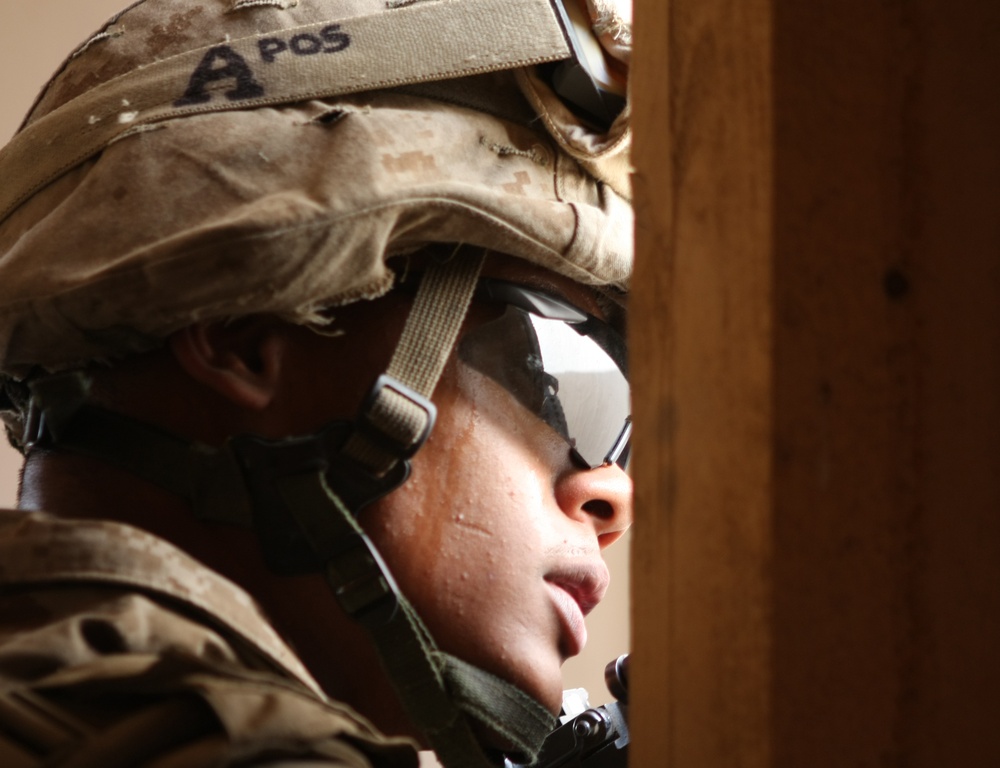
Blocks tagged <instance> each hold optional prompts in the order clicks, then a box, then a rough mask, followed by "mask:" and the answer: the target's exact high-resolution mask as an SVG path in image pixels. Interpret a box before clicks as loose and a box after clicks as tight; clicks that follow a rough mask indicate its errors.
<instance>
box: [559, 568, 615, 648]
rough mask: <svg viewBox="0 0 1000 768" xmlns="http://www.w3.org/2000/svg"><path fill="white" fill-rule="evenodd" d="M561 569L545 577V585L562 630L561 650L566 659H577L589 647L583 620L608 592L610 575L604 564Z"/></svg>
mask: <svg viewBox="0 0 1000 768" xmlns="http://www.w3.org/2000/svg"><path fill="white" fill-rule="evenodd" d="M598 562H599V564H597V563H587V564H581V565H573V566H567V567H562V568H559V569H557V570H554V571H552V572H550V573H548V574H546V576H545V586H546V588H547V589H548V591H549V596H550V597H551V599H552V604H553V606H554V607H555V611H556V614H557V615H558V616H559V623H560V625H561V629H562V631H561V632H560V638H559V650H560V652H561V653H562V655H563V656H564V657H566V658H569V657H570V656H576V655H577V654H578V653H580V651H582V650H583V647H584V646H585V645H586V644H587V625H586V623H585V621H584V618H585V617H586V616H587V614H589V613H590V612H591V611H592V610H593V609H594V608H595V607H596V606H597V604H598V603H599V602H601V599H602V598H603V597H604V593H605V592H607V589H608V582H609V581H610V576H609V574H608V568H607V566H606V565H604V561H598Z"/></svg>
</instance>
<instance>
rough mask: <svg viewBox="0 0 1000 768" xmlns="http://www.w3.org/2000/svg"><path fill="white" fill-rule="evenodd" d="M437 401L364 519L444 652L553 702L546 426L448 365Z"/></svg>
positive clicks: (552, 530)
mask: <svg viewBox="0 0 1000 768" xmlns="http://www.w3.org/2000/svg"><path fill="white" fill-rule="evenodd" d="M457 395H461V396H457ZM435 400H439V396H436V397H435ZM440 400H441V401H442V402H441V403H440V405H439V407H440V416H439V420H438V424H437V426H436V427H435V430H434V434H433V437H432V439H431V440H430V441H429V442H428V444H427V445H426V446H424V448H423V449H422V450H421V451H420V452H419V453H418V454H417V455H416V457H414V461H413V474H412V476H411V478H410V479H409V480H408V481H407V482H406V484H405V485H403V486H402V487H401V488H399V489H398V490H397V491H395V492H393V493H392V494H390V495H389V496H388V497H386V498H385V499H383V500H381V501H380V502H379V503H377V504H375V505H373V506H372V508H370V509H369V510H367V511H365V512H364V513H363V514H362V523H363V524H364V525H365V528H366V529H367V530H368V532H369V535H371V537H372V539H373V540H374V541H375V544H376V546H378V548H379V550H380V551H381V552H382V554H383V556H384V557H385V558H386V560H387V561H388V563H389V565H390V567H391V569H392V571H393V573H394V575H395V576H396V578H397V580H398V581H399V583H400V586H401V588H402V589H403V591H404V593H405V594H406V595H407V597H408V598H409V599H410V600H411V601H412V602H413V603H414V605H415V607H416V608H417V611H418V612H419V613H420V615H421V617H422V618H423V619H424V621H425V622H426V623H427V625H428V627H429V629H430V630H431V633H432V635H434V637H435V639H436V640H437V641H438V642H439V644H440V645H441V647H442V648H443V649H444V650H446V651H448V652H450V653H454V654H456V655H458V656H460V657H462V658H464V659H466V660H467V661H470V662H471V663H473V664H476V665H478V666H481V667H483V668H485V669H488V670H490V671H492V672H494V673H496V674H499V675H501V676H502V677H506V678H507V679H509V680H511V681H512V682H515V683H517V684H519V685H520V686H521V687H522V688H524V689H525V690H527V691H529V692H530V693H531V694H532V695H534V696H535V697H536V698H539V699H541V700H543V701H545V702H546V703H547V704H549V705H551V706H555V705H557V704H558V697H559V695H560V691H561V683H560V677H559V666H560V663H561V658H560V657H559V655H558V649H557V640H558V626H557V623H556V619H555V617H554V615H553V613H552V607H551V605H550V602H549V601H550V598H549V595H548V590H547V588H546V586H545V581H544V576H545V573H546V569H547V567H548V562H547V552H548V551H549V550H550V549H551V547H552V546H553V545H554V544H558V543H559V542H560V541H562V540H563V538H562V534H563V533H565V532H564V531H563V530H562V528H561V527H560V522H559V521H561V520H563V519H564V518H563V516H562V515H561V513H559V511H558V507H557V506H556V504H555V501H554V492H553V479H552V478H553V466H554V465H553V463H552V462H551V461H548V460H544V459H545V457H544V454H545V450H548V448H547V446H548V442H547V441H548V439H549V436H548V432H547V431H546V428H545V427H544V425H541V423H540V422H537V420H536V419H535V417H533V416H531V414H529V413H527V411H523V409H519V408H518V407H516V406H514V405H513V404H512V403H511V400H510V398H509V397H508V396H506V393H504V392H502V390H501V391H499V392H498V391H496V387H495V385H493V384H492V382H490V381H488V380H485V381H483V380H482V377H479V376H478V374H474V375H471V378H470V377H466V376H462V375H456V374H455V372H454V371H453V372H452V377H451V379H450V380H449V382H448V387H447V388H446V389H445V394H444V395H443V396H441V397H440ZM539 429H541V430H542V432H539ZM555 441H556V446H557V448H555V449H553V450H558V451H559V455H560V456H562V457H567V451H566V450H565V446H564V444H562V443H561V440H560V439H559V438H558V436H556V437H555ZM564 460H568V458H564Z"/></svg>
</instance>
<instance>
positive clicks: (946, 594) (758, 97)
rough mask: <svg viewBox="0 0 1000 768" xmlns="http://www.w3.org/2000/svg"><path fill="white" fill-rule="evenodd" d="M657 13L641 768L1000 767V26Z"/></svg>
mask: <svg viewBox="0 0 1000 768" xmlns="http://www.w3.org/2000/svg"><path fill="white" fill-rule="evenodd" d="M635 5H636V10H635V15H636V21H637V24H636V52H635V56H636V58H635V60H634V62H633V87H634V95H635V105H636V126H637V128H636V130H637V135H636V148H635V149H636V154H635V163H636V167H637V173H636V206H637V214H638V228H637V245H638V252H639V255H638V260H637V268H636V279H635V287H634V292H633V305H632V307H633V309H632V328H633V331H632V334H633V335H632V348H633V360H634V364H633V372H634V377H635V379H636V383H635V404H634V410H635V416H636V430H637V431H636V450H635V465H634V466H635V476H636V482H637V491H636V503H637V511H636V517H637V522H636V527H637V535H636V536H634V537H633V581H632V583H633V617H634V618H633V637H634V641H633V650H634V664H635V666H634V667H633V674H632V688H633V697H634V706H633V735H634V747H633V762H632V766H633V768H663V767H664V766H667V768H688V767H689V766H690V767H691V768H716V767H718V768H722V767H723V766H725V768H739V767H741V766H748V767H751V766H752V767H754V768H756V767H757V766H781V767H782V768H801V766H810V768H824V767H826V766H829V767H830V768H833V767H834V766H837V768H841V767H842V766H879V767H882V766H908V767H909V766H914V767H919V768H922V767H923V766H927V768H930V767H931V766H934V767H935V768H940V766H952V765H955V766H977V767H978V766H983V767H984V768H986V767H987V766H997V765H1000V738H997V736H996V734H995V731H996V724H997V723H998V722H1000V695H998V691H1000V662H998V661H997V658H998V649H1000V214H998V211H997V208H998V207H1000V151H998V144H1000V98H998V96H997V93H998V84H1000V78H998V74H1000V53H998V51H1000V48H998V46H997V43H996V41H997V39H998V36H1000V5H997V4H996V3H993V2H989V1H988V0H968V2H965V3H948V2H945V0H908V1H904V0H895V1H894V2H883V3H872V2H870V0H810V2H801V0H739V2H737V0H636V2H635Z"/></svg>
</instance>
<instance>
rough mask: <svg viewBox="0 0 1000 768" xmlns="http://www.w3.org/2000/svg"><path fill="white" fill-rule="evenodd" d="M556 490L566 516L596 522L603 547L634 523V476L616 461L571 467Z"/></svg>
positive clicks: (560, 506) (616, 538)
mask: <svg viewBox="0 0 1000 768" xmlns="http://www.w3.org/2000/svg"><path fill="white" fill-rule="evenodd" d="M555 491H556V503H557V504H559V508H560V509H562V511H563V513H564V514H565V515H566V516H567V517H570V518H572V519H574V520H577V521H579V522H585V523H589V524H591V525H593V527H594V531H595V533H596V534H597V541H598V544H599V545H600V547H601V549H604V547H607V546H608V545H610V544H612V543H614V542H615V541H617V540H618V539H619V538H621V535H622V534H623V533H625V531H626V530H628V527H629V526H630V525H632V478H631V477H629V476H628V475H627V474H625V471H624V470H623V469H622V468H621V467H619V466H618V465H617V464H606V465H604V466H602V467H598V468H597V469H576V468H573V469H570V470H568V471H567V472H565V473H564V474H562V475H560V476H559V477H558V478H557V480H556V489H555Z"/></svg>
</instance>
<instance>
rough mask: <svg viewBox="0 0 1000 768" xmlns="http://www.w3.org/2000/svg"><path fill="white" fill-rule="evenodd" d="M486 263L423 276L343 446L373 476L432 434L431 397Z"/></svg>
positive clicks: (447, 265) (477, 260)
mask: <svg viewBox="0 0 1000 768" xmlns="http://www.w3.org/2000/svg"><path fill="white" fill-rule="evenodd" d="M457 250H458V249H456V252H457ZM453 256H454V254H453ZM484 258H485V254H484V253H481V254H479V255H477V256H472V257H469V256H468V255H465V254H463V256H462V258H454V257H453V258H450V259H448V260H446V261H444V262H438V263H434V264H432V265H431V266H430V267H429V268H428V269H427V270H426V271H425V272H424V274H423V277H422V279H421V281H420V288H419V289H418V291H417V295H416V298H415V299H414V301H413V307H412V309H411V310H410V314H409V316H408V317H407V318H406V325H405V326H404V327H403V332H402V334H401V336H400V338H399V341H398V342H397V344H396V349H395V351H394V352H393V355H392V359H391V360H390V362H389V366H388V368H387V370H386V372H385V375H383V376H382V377H380V379H379V381H378V382H377V383H376V385H375V388H374V389H373V390H372V393H371V395H369V398H368V400H367V402H366V403H365V405H364V406H363V407H362V411H361V414H360V415H359V417H358V422H357V423H358V429H357V430H356V431H355V433H354V434H353V435H352V436H351V438H350V439H349V440H348V442H347V444H346V445H345V446H344V454H345V455H347V456H348V457H350V458H352V459H354V460H355V461H357V462H358V463H359V464H361V465H362V466H363V467H365V468H366V469H368V470H369V471H370V472H372V473H374V474H376V475H382V474H384V473H385V472H387V471H388V470H389V469H390V468H391V467H392V466H393V465H394V464H395V463H396V462H397V461H398V460H399V459H400V458H407V457H409V456H411V455H413V453H415V452H416V450H417V449H418V448H419V447H420V446H421V445H422V444H423V442H424V440H426V438H427V436H428V434H429V433H430V430H431V427H432V426H433V424H434V417H435V415H436V410H435V408H434V406H433V405H432V404H431V402H430V397H431V395H432V394H433V393H434V388H435V387H436V386H437V383H438V380H439V379H440V378H441V374H442V372H443V371H444V367H445V364H446V363H447V362H448V357H449V356H450V355H451V351H452V349H453V348H454V346H455V341H456V339H457V338H458V333H459V331H460V330H461V328H462V323H463V322H464V321H465V315H466V313H467V312H468V309H469V303H470V302H471V301H472V296H473V294H474V293H475V291H476V283H477V281H478V279H479V272H480V270H481V269H482V265H483V260H484Z"/></svg>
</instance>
